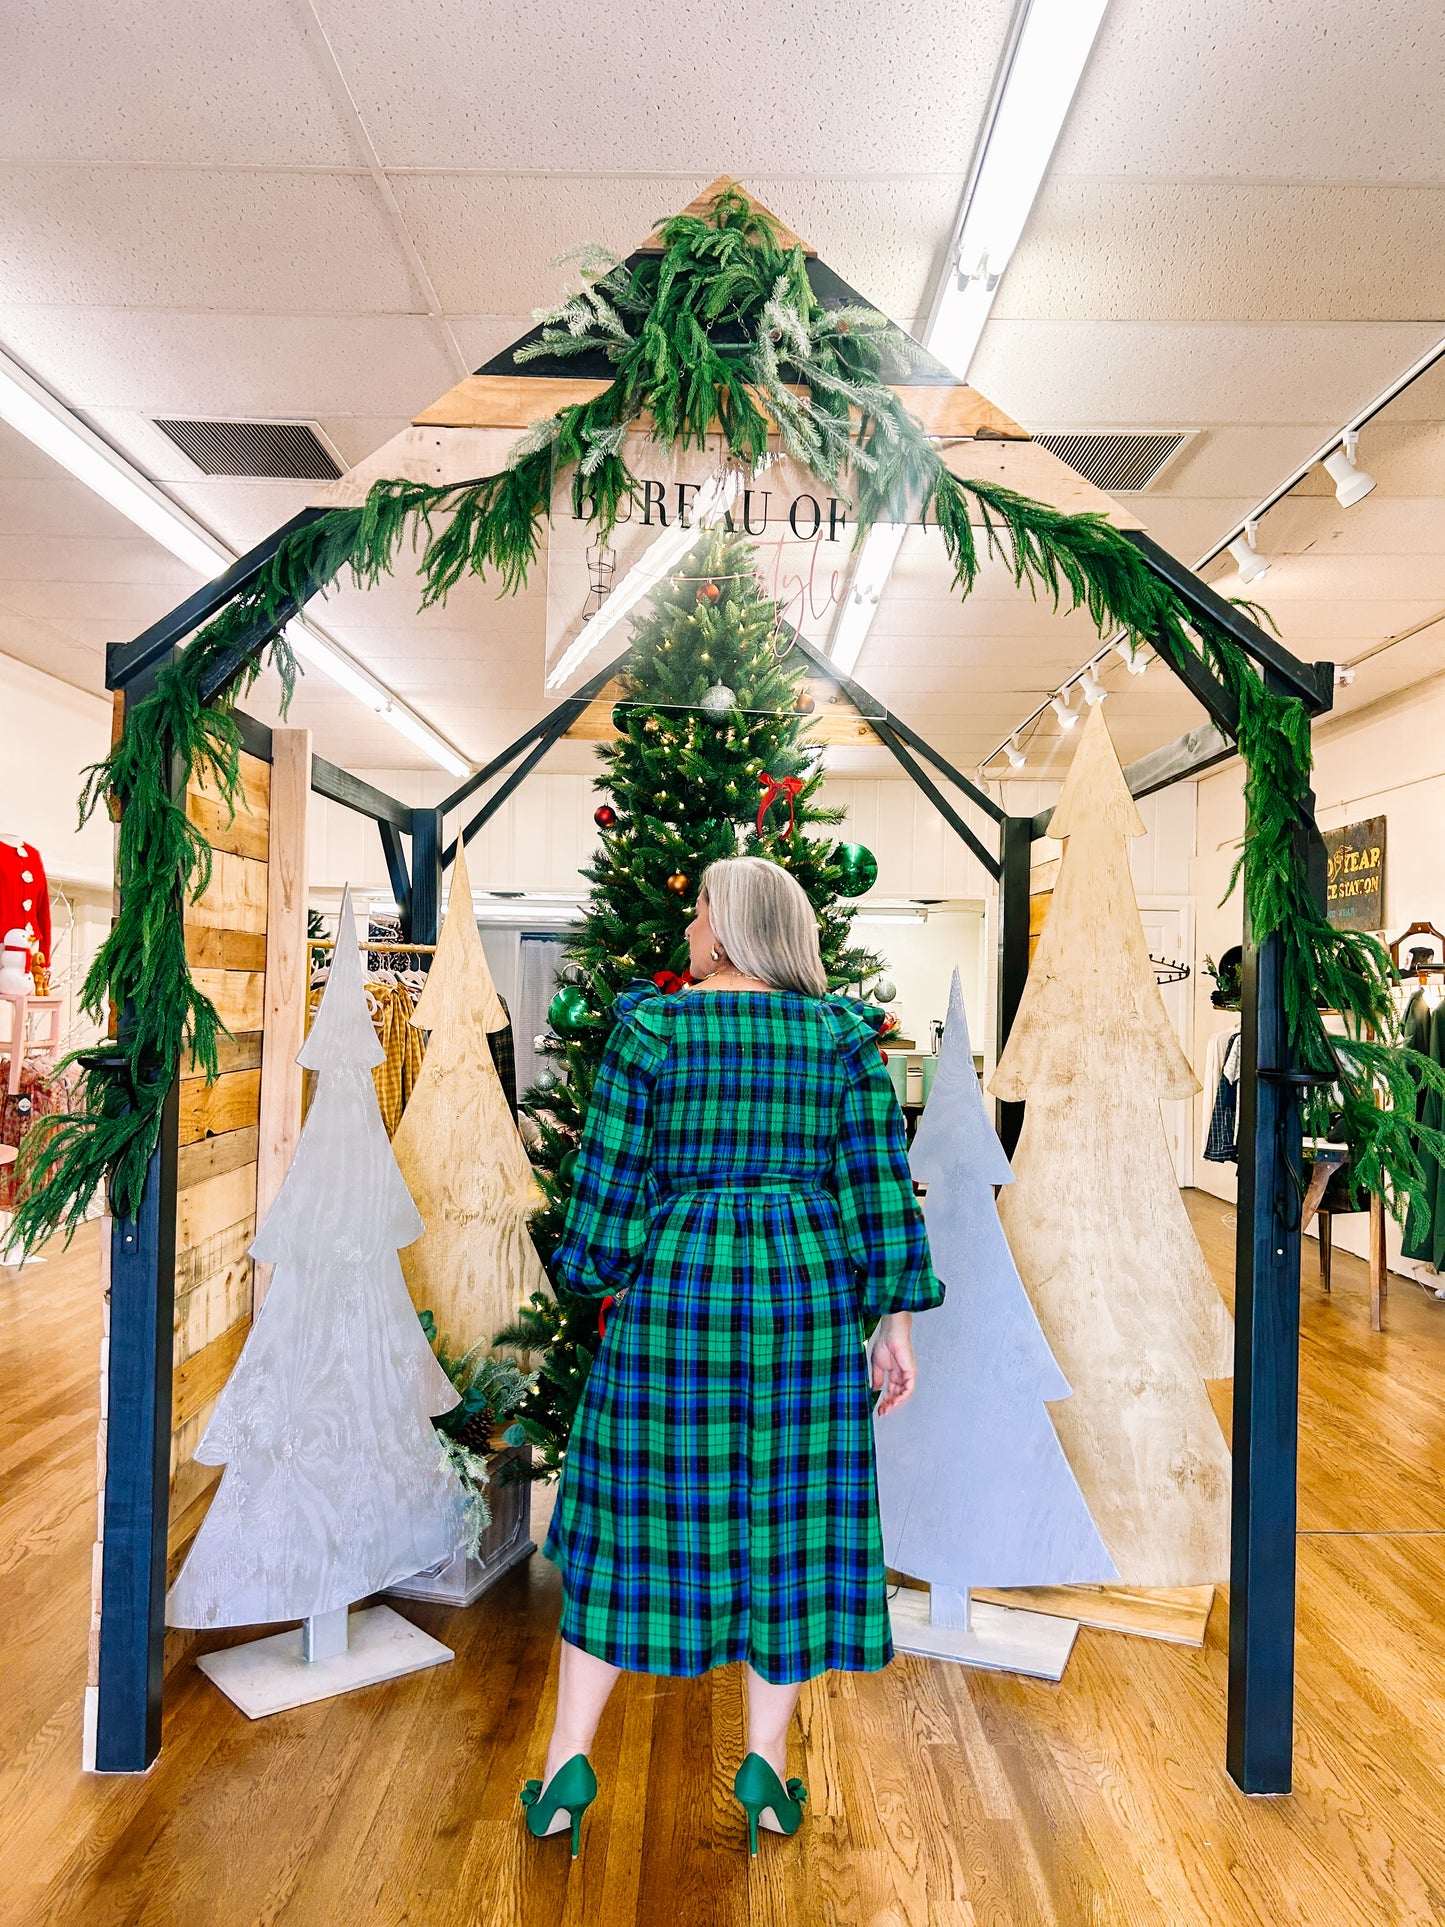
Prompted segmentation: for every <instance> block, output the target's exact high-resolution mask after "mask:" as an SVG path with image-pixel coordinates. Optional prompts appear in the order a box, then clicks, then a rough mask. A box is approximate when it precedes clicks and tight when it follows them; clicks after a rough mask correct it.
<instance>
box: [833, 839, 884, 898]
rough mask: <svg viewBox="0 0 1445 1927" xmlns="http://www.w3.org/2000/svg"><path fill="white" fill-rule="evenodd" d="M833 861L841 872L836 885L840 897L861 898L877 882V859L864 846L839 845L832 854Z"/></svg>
mask: <svg viewBox="0 0 1445 1927" xmlns="http://www.w3.org/2000/svg"><path fill="white" fill-rule="evenodd" d="M833 861H834V862H835V863H836V864H837V866H838V868H839V869H840V870H841V871H842V872H843V876H842V880H841V882H840V883H839V885H838V890H839V893H840V894H841V895H842V896H845V897H861V896H862V894H863V892H864V891H865V890H871V889H872V888H873V885H874V884H875V883H876V882H877V881H878V859H877V857H876V856H874V854H873V852H872V851H871V850H870V849H869V848H868V847H867V845H866V844H863V843H840V844H839V845H838V847H837V849H836V850H835V851H834V852H833Z"/></svg>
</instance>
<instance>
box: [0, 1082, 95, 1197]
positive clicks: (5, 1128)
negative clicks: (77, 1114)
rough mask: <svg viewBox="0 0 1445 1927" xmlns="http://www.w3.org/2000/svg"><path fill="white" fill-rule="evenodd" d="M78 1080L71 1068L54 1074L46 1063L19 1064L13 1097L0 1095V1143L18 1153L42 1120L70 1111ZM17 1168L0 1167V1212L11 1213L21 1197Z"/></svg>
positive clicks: (13, 1166)
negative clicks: (18, 1074)
mask: <svg viewBox="0 0 1445 1927" xmlns="http://www.w3.org/2000/svg"><path fill="white" fill-rule="evenodd" d="M4 1068H5V1064H4V1059H3V1058H0V1073H3V1071H4ZM78 1077H79V1072H78V1071H76V1070H74V1069H71V1070H69V1071H57V1070H56V1069H55V1068H54V1066H53V1065H50V1064H46V1065H36V1064H22V1065H21V1067H20V1089H19V1090H18V1091H16V1092H14V1093H13V1094H12V1093H10V1092H8V1091H3V1092H0V1144H8V1145H10V1146H11V1147H12V1148H13V1149H15V1150H18V1149H19V1148H20V1146H21V1144H22V1143H23V1142H24V1141H25V1138H26V1136H27V1134H28V1133H29V1132H30V1131H31V1130H32V1129H33V1128H34V1126H35V1124H36V1123H37V1122H38V1121H39V1120H40V1119H41V1118H42V1117H53V1116H54V1115H55V1113H56V1112H57V1111H69V1110H71V1109H73V1108H74V1099H75V1086H76V1082H77V1079H78ZM18 1168H19V1167H18V1164H17V1163H16V1162H15V1161H14V1160H12V1161H10V1162H7V1163H5V1164H0V1211H13V1210H14V1209H15V1207H16V1205H18V1204H19V1202H20V1200H21V1197H22V1196H23V1193H22V1191H21V1188H20V1181H19V1177H18V1175H17V1172H18Z"/></svg>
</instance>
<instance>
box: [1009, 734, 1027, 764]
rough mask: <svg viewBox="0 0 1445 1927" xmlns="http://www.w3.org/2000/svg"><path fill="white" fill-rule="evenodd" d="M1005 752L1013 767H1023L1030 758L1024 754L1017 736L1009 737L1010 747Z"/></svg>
mask: <svg viewBox="0 0 1445 1927" xmlns="http://www.w3.org/2000/svg"><path fill="white" fill-rule="evenodd" d="M1005 753H1006V754H1007V756H1008V760H1009V767H1010V768H1011V769H1022V768H1023V766H1024V764H1025V763H1026V762H1027V761H1028V760H1029V759H1028V757H1027V756H1026V755H1025V754H1024V752H1023V751H1022V750H1021V749H1020V748H1019V739H1018V737H1017V736H1010V737H1009V739H1008V749H1007V751H1006V752H1005Z"/></svg>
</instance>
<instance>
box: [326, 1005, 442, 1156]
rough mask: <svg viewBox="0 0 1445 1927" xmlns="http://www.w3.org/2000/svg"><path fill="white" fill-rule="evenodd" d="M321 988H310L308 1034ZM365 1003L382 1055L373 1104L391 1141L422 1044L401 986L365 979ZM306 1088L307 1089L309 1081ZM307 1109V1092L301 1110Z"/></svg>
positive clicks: (423, 1052) (415, 1075)
mask: <svg viewBox="0 0 1445 1927" xmlns="http://www.w3.org/2000/svg"><path fill="white" fill-rule="evenodd" d="M325 988H326V980H325V978H324V977H323V978H322V980H321V982H320V983H313V984H312V986H311V993H310V997H309V999H308V1005H307V1025H306V1027H307V1029H308V1030H309V1029H310V1028H311V1025H312V1023H313V1022H314V1021H315V1017H316V1012H317V1009H318V1008H319V1006H320V1003H321V995H322V992H323V991H324V990H325ZM366 999H367V1007H368V1009H369V1010H370V1013H371V1022H372V1027H373V1028H374V1029H375V1031H376V1041H377V1042H378V1043H379V1044H380V1045H381V1048H382V1050H383V1051H384V1052H385V1053H386V1055H385V1056H384V1057H383V1059H382V1061H381V1063H379V1064H378V1065H376V1067H375V1068H374V1069H373V1071H372V1073H371V1078H372V1082H373V1083H374V1084H375V1086H376V1101H377V1103H378V1104H379V1105H380V1106H381V1121H382V1123H383V1124H384V1125H385V1126H386V1135H387V1136H388V1138H393V1137H395V1136H396V1127H397V1125H398V1124H400V1123H401V1114H402V1112H403V1111H404V1110H405V1109H406V1101H407V1099H408V1098H409V1097H410V1096H411V1094H412V1090H413V1088H414V1087H415V1084H416V1080H417V1079H418V1078H419V1077H420V1076H421V1067H422V1062H423V1060H424V1058H425V1056H426V1040H425V1038H424V1037H423V1035H422V1033H421V1031H419V1030H418V1029H417V1028H416V1026H415V1025H414V1024H413V1023H412V1021H411V1014H412V1012H413V1010H415V1008H416V1005H415V1003H414V1002H413V999H412V995H411V992H410V991H409V990H408V989H407V987H406V985H405V984H399V983H394V982H392V981H390V980H389V979H382V978H379V977H371V976H369V977H367V978H366ZM307 1084H308V1087H309V1084H310V1079H309V1078H308V1080H307ZM309 1106H310V1090H309V1088H308V1089H307V1091H306V1095H305V1100H304V1105H303V1108H309Z"/></svg>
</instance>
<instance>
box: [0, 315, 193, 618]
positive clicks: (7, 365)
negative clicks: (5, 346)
mask: <svg viewBox="0 0 1445 1927" xmlns="http://www.w3.org/2000/svg"><path fill="white" fill-rule="evenodd" d="M0 417H3V419H4V420H5V421H7V422H9V424H10V426H11V427H12V428H14V429H17V430H18V431H19V433H20V434H22V435H23V436H24V437H25V439H26V440H27V441H28V442H32V443H33V444H34V445H35V447H36V448H38V449H40V450H41V451H42V453H44V454H46V455H48V456H50V458H51V460H52V461H56V462H59V464H60V466H61V467H62V468H64V469H68V470H69V471H70V473H71V474H72V475H73V476H74V477H75V479H76V481H78V482H83V483H84V484H85V486H86V487H87V488H88V489H89V490H90V491H91V493H92V494H94V495H98V496H100V498H101V500H102V501H105V502H109V504H110V506H111V507H112V508H113V509H116V510H118V511H119V513H120V514H122V515H123V516H124V517H125V518H126V520H127V521H128V522H133V523H134V524H135V526H136V527H137V528H138V529H141V530H142V531H143V532H144V533H145V534H146V535H148V536H150V538H151V540H152V541H154V542H159V543H160V545H161V547H162V548H163V549H167V550H169V552H170V553H171V554H172V555H174V556H176V557H177V558H178V559H179V560H180V561H182V562H184V563H185V565H186V567H187V568H188V569H194V570H195V571H196V573H197V575H200V576H204V577H205V579H206V580H207V581H209V580H210V579H211V577H212V576H217V575H219V574H220V573H221V571H222V570H223V569H224V568H225V567H226V566H227V564H228V563H229V562H230V561H231V560H232V556H231V553H230V551H229V550H228V549H226V548H225V547H224V546H223V545H222V544H221V543H220V542H218V541H217V540H216V538H215V537H214V536H213V535H209V534H207V533H206V531H205V530H204V529H203V528H202V527H201V526H200V524H199V523H198V522H193V521H192V520H191V518H190V517H189V516H188V515H187V514H186V513H185V511H184V510H183V509H181V508H178V507H177V506H176V504H175V503H174V502H172V501H170V500H169V499H168V498H167V497H166V496H165V495H163V494H162V493H161V491H160V490H159V489H158V488H157V487H156V486H155V485H154V483H152V482H149V481H147V480H146V478H145V477H144V476H143V475H141V474H139V473H138V471H137V470H135V469H134V468H132V467H131V465H130V464H129V463H128V462H127V461H126V460H125V459H124V458H123V457H122V456H120V455H117V454H116V452H115V450H114V449H112V448H109V447H107V445H106V444H105V443H104V442H103V441H102V440H101V439H100V437H99V435H97V434H95V433H94V432H93V430H91V429H89V428H87V427H86V425H85V423H84V422H83V421H81V420H80V418H79V417H78V416H77V415H74V414H72V413H71V411H70V410H69V409H68V408H66V407H64V406H63V405H62V404H61V403H60V402H58V401H57V400H56V399H55V397H54V395H52V394H50V393H49V391H48V390H47V389H45V388H42V387H41V385H40V383H39V382H38V381H36V380H35V379H34V378H33V376H31V375H28V374H27V373H26V372H25V370H24V369H23V368H22V367H21V366H20V365H19V363H18V362H14V361H12V360H11V359H10V357H9V356H8V355H6V354H4V353H0Z"/></svg>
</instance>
